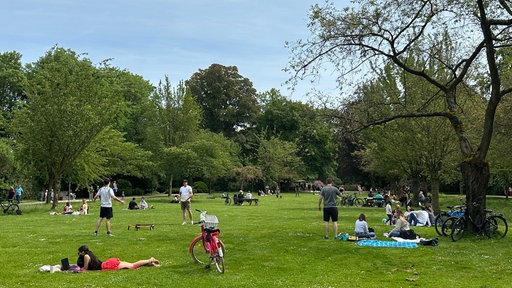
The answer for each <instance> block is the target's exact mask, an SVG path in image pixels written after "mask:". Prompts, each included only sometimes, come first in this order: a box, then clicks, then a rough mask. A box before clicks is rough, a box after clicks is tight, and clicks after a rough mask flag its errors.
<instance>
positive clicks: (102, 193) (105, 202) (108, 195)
mask: <svg viewBox="0 0 512 288" xmlns="http://www.w3.org/2000/svg"><path fill="white" fill-rule="evenodd" d="M103 184H105V186H103V187H101V188H100V189H99V190H98V193H96V195H95V196H94V198H93V199H92V201H96V199H97V198H100V201H101V207H100V218H98V221H97V222H96V230H95V231H94V236H98V229H99V228H100V225H101V221H102V220H103V218H106V221H105V227H106V228H107V236H114V235H112V233H111V232H110V219H111V218H112V217H114V213H113V211H112V199H114V200H116V201H117V202H119V203H121V204H124V201H123V200H121V199H119V198H117V197H116V195H114V191H113V190H112V188H110V179H108V178H106V179H105V180H104V181H103Z"/></svg>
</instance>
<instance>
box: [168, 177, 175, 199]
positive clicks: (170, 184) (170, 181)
mask: <svg viewBox="0 0 512 288" xmlns="http://www.w3.org/2000/svg"><path fill="white" fill-rule="evenodd" d="M173 178H174V175H171V180H169V196H171V195H172V180H173Z"/></svg>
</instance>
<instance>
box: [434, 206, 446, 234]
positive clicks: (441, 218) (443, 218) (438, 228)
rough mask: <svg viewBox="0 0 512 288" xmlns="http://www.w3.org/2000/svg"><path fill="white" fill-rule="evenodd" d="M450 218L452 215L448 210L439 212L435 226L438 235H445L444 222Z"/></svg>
mask: <svg viewBox="0 0 512 288" xmlns="http://www.w3.org/2000/svg"><path fill="white" fill-rule="evenodd" d="M448 218H450V215H449V214H448V213H447V212H441V213H439V214H437V216H436V219H435V220H434V227H435V228H436V232H437V235H439V236H443V230H442V228H443V223H444V221H446V219H448ZM444 236H446V235H444Z"/></svg>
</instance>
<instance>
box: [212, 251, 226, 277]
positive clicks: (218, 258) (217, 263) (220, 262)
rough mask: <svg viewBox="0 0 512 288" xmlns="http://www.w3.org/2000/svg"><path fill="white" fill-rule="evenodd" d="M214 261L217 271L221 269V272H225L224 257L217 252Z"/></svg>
mask: <svg viewBox="0 0 512 288" xmlns="http://www.w3.org/2000/svg"><path fill="white" fill-rule="evenodd" d="M213 261H214V262H215V267H217V271H219V273H224V257H222V256H220V255H219V254H217V255H215V256H214V258H213Z"/></svg>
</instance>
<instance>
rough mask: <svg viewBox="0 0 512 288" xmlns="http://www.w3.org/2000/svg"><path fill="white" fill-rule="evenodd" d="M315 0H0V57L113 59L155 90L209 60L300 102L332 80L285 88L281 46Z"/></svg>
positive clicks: (302, 30)
mask: <svg viewBox="0 0 512 288" xmlns="http://www.w3.org/2000/svg"><path fill="white" fill-rule="evenodd" d="M5 2H7V3H5ZM342 2H348V1H342ZM314 3H319V4H322V3H323V0H317V1H315V0H215V1H213V0H211V1H207V0H196V1H194V0H190V1H186V0H144V1H142V0H83V1H81V0H16V1H4V3H2V4H3V9H2V10H3V11H2V12H3V13H2V17H0V35H1V36H2V41H0V52H7V51H13V50H15V51H17V52H19V53H21V54H22V55H23V58H22V61H23V63H24V64H25V63H30V62H34V61H37V59H38V58H39V57H41V56H43V55H44V53H45V52H46V51H48V50H49V49H51V47H53V46H54V45H58V46H60V47H64V48H66V49H71V50H73V51H75V52H77V53H87V57H88V58H89V59H91V60H92V61H93V62H95V63H98V62H99V61H101V60H104V59H107V58H113V61H112V62H111V64H112V65H114V66H116V67H119V68H121V69H127V70H128V71H130V72H132V73H134V74H138V75H141V76H142V77H144V78H145V79H146V80H149V81H150V82H151V83H153V84H154V85H156V84H157V83H158V81H159V80H161V79H163V78H164V76H165V75H168V76H169V78H170V81H171V83H172V84H173V85H176V83H178V81H180V80H187V79H189V78H190V76H191V75H192V74H193V73H195V72H197V71H198V70H199V69H206V68H208V67H209V66H210V65H211V64H213V63H218V64H221V65H225V66H237V67H238V70H239V73H240V74H241V75H242V76H244V77H247V78H249V79H250V80H251V81H252V82H253V85H254V87H255V88H256V89H257V90H258V92H264V91H267V90H269V89H271V88H277V89H279V90H281V92H282V94H283V95H286V96H290V97H291V98H292V99H294V100H301V101H306V100H307V98H306V97H305V96H304V94H305V93H306V92H307V91H309V90H310V89H312V88H316V89H317V90H319V91H324V92H327V93H328V92H329V91H331V92H332V91H335V83H334V81H332V80H331V81H329V80H326V81H322V82H321V83H319V84H317V85H315V86H313V85H312V84H310V83H309V82H308V81H303V82H301V84H299V86H298V87H297V90H296V92H294V93H293V94H292V92H291V91H289V90H288V89H287V86H283V84H284V82H285V81H286V80H287V79H288V77H289V74H287V73H286V72H284V71H282V70H283V68H284V67H285V66H286V64H287V62H288V59H289V56H290V53H289V50H288V49H286V48H285V42H286V41H295V40H297V39H299V38H305V37H307V36H308V30H307V27H306V25H307V23H308V11H309V8H310V6H311V5H312V4H314Z"/></svg>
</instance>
